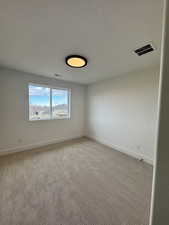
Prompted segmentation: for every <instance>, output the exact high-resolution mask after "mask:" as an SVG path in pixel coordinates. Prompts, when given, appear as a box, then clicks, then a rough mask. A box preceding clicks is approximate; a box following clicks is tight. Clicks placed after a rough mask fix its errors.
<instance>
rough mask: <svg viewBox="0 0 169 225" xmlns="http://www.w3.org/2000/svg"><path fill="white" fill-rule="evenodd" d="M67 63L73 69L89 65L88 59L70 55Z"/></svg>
mask: <svg viewBox="0 0 169 225" xmlns="http://www.w3.org/2000/svg"><path fill="white" fill-rule="evenodd" d="M65 61H66V64H67V65H68V66H70V67H73V68H82V67H84V66H86V65H87V59H86V58H85V57H83V56H80V55H69V56H67V57H66V59H65Z"/></svg>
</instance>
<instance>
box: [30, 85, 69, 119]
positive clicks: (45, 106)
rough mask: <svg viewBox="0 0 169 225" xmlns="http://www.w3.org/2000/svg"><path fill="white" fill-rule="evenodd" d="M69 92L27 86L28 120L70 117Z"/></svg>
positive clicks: (60, 89)
mask: <svg viewBox="0 0 169 225" xmlns="http://www.w3.org/2000/svg"><path fill="white" fill-rule="evenodd" d="M69 104H70V90H68V89H63V88H52V87H48V86H42V85H35V84H29V120H50V119H65V118H67V119H68V118H69V117H70V106H69Z"/></svg>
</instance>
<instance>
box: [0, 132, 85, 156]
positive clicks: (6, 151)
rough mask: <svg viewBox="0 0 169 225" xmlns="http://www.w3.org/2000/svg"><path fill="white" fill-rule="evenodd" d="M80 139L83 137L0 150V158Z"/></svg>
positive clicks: (78, 136)
mask: <svg viewBox="0 0 169 225" xmlns="http://www.w3.org/2000/svg"><path fill="white" fill-rule="evenodd" d="M81 137H84V135H77V136H72V137H66V138H60V139H53V140H50V141H44V142H38V143H34V144H29V145H22V146H18V147H14V148H6V149H0V156H2V155H8V154H11V153H16V152H23V151H26V150H32V149H34V148H39V147H43V146H46V145H50V144H58V143H62V142H64V141H70V140H74V139H77V138H81Z"/></svg>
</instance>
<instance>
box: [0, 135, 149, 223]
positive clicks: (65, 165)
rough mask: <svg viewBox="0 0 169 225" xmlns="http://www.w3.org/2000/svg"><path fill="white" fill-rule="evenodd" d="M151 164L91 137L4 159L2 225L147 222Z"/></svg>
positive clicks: (0, 166)
mask: <svg viewBox="0 0 169 225" xmlns="http://www.w3.org/2000/svg"><path fill="white" fill-rule="evenodd" d="M151 183H152V167H151V166H150V165H148V164H146V163H143V162H139V161H137V160H135V159H133V158H131V157H129V156H126V155H124V154H122V153H119V152H117V151H114V150H112V149H110V148H108V147H105V146H104V145H101V144H99V143H96V142H94V141H91V140H89V139H86V138H82V139H78V140H74V141H68V142H65V143H63V144H55V145H50V146H46V147H43V148H39V149H34V150H33V151H27V152H22V153H17V154H11V155H8V156H3V157H0V224H1V225H60V224H62V225H148V217H149V207H150V196H151Z"/></svg>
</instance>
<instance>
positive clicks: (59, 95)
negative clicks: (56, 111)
mask: <svg viewBox="0 0 169 225" xmlns="http://www.w3.org/2000/svg"><path fill="white" fill-rule="evenodd" d="M67 94H68V93H67V91H66V90H59V89H52V103H53V105H58V104H59V105H60V104H68V102H67V101H68V98H67ZM29 102H30V104H31V105H40V106H49V105H50V88H48V87H40V86H34V85H29Z"/></svg>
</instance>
